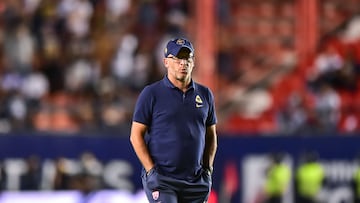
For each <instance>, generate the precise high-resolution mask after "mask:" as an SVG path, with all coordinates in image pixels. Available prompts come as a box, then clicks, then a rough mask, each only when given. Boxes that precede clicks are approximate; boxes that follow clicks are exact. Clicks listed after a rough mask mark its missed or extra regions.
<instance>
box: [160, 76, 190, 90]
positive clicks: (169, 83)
mask: <svg viewBox="0 0 360 203" xmlns="http://www.w3.org/2000/svg"><path fill="white" fill-rule="evenodd" d="M163 82H164V84H165V86H166V87H170V88H177V87H175V85H174V84H172V83H171V81H170V80H169V78H168V76H167V74H165V76H164V79H163ZM188 89H195V82H194V81H193V79H191V81H190V84H189V88H188Z"/></svg>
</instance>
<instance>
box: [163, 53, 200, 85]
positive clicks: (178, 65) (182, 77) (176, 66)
mask: <svg viewBox="0 0 360 203" xmlns="http://www.w3.org/2000/svg"><path fill="white" fill-rule="evenodd" d="M164 64H165V67H166V68H167V70H168V77H169V78H172V79H175V80H178V81H180V82H186V81H190V80H189V79H190V78H191V73H192V70H193V68H194V64H195V62H194V57H193V56H192V54H191V52H190V50H188V49H181V50H180V52H179V53H178V55H177V56H173V55H169V56H168V57H167V58H165V60H164Z"/></svg>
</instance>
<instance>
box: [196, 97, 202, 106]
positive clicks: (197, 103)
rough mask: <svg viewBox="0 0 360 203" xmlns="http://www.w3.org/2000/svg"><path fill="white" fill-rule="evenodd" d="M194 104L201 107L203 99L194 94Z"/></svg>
mask: <svg viewBox="0 0 360 203" xmlns="http://www.w3.org/2000/svg"><path fill="white" fill-rule="evenodd" d="M195 106H196V108H200V107H203V101H202V99H201V97H200V96H199V95H196V97H195Z"/></svg>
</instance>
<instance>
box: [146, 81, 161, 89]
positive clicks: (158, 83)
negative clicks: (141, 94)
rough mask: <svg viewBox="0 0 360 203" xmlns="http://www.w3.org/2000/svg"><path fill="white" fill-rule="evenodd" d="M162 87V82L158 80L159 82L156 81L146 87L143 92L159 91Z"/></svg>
mask: <svg viewBox="0 0 360 203" xmlns="http://www.w3.org/2000/svg"><path fill="white" fill-rule="evenodd" d="M162 86H164V85H163V82H162V80H158V81H155V82H153V83H150V84H148V85H146V86H145V87H144V89H143V91H152V90H157V89H159V88H161V87H162Z"/></svg>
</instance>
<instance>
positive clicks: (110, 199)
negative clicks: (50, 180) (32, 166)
mask: <svg viewBox="0 0 360 203" xmlns="http://www.w3.org/2000/svg"><path fill="white" fill-rule="evenodd" d="M85 199H86V202H88V203H119V202H121V203H148V201H147V199H146V196H145V193H144V192H143V191H140V192H138V193H136V194H132V193H129V192H124V191H114V190H109V191H98V192H94V193H91V194H89V195H88V196H82V194H81V193H80V192H77V191H68V192H4V193H2V195H1V197H0V203H24V202H27V203H49V202H51V203H79V202H81V201H82V200H85Z"/></svg>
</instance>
